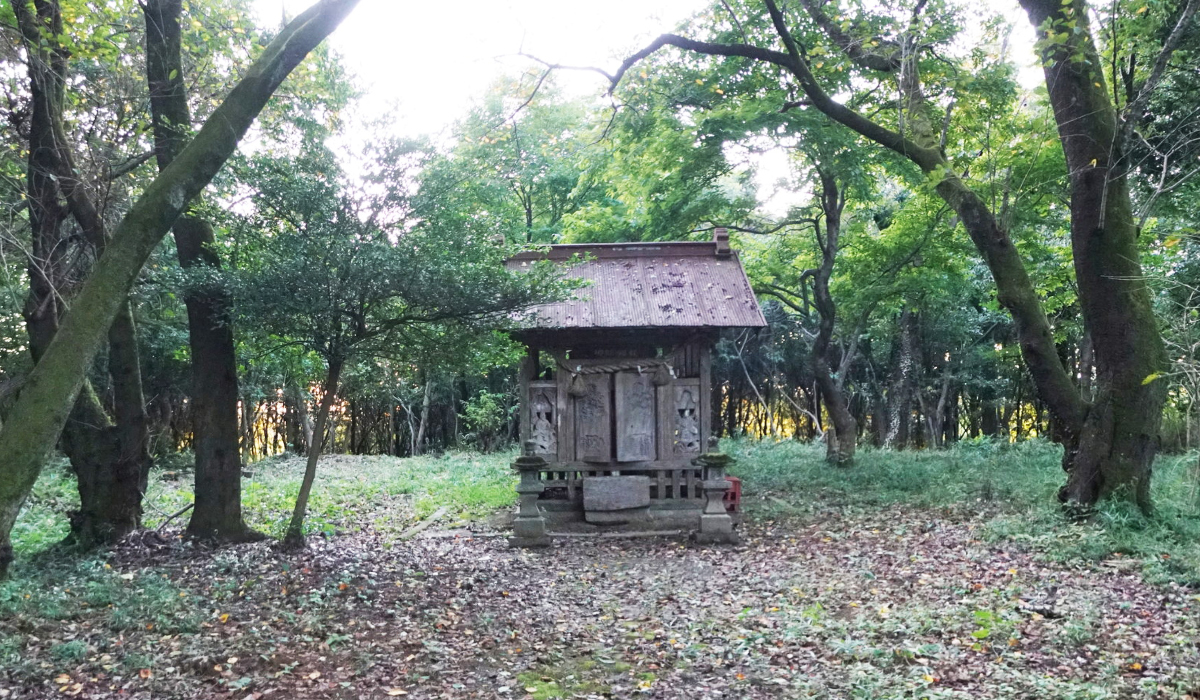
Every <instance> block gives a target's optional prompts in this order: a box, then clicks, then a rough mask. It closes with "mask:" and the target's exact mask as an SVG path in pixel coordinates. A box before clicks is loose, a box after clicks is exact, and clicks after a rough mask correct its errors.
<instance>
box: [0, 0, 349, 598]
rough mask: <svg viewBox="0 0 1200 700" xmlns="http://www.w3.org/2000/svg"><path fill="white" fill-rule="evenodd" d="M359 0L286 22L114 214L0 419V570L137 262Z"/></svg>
mask: <svg viewBox="0 0 1200 700" xmlns="http://www.w3.org/2000/svg"><path fill="white" fill-rule="evenodd" d="M357 1H358V0H320V2H318V3H316V4H315V5H314V6H313V7H311V8H309V9H308V10H306V11H305V12H303V13H302V14H300V15H299V16H298V17H297V18H296V19H294V20H293V21H292V22H290V23H289V24H288V25H287V26H286V27H284V29H283V30H282V31H280V32H279V34H278V35H276V37H275V39H274V40H273V41H272V42H271V43H270V45H268V46H267V47H266V49H265V50H264V51H263V53H262V55H261V56H260V57H259V59H258V60H257V61H256V62H255V63H254V65H253V66H251V68H250V69H249V71H248V72H247V74H246V76H245V77H244V78H242V80H241V81H239V82H238V84H237V85H236V86H235V87H234V88H233V89H232V90H231V91H230V93H229V95H228V96H227V97H226V98H225V100H224V102H222V103H221V105H220V106H219V107H218V108H217V109H216V111H215V112H213V114H212V116H211V117H209V119H208V120H207V121H206V122H205V124H204V127H203V128H202V129H201V130H200V132H199V133H198V134H196V137H195V138H194V139H192V140H191V142H189V143H188V145H187V146H186V147H185V148H184V149H183V151H181V152H180V153H179V155H178V156H177V157H176V158H175V159H174V160H173V161H172V162H171V164H170V165H169V166H167V168H166V169H165V170H164V171H163V172H162V173H161V174H160V175H159V176H158V177H157V178H155V180H154V181H153V182H152V183H150V185H149V186H148V187H147V188H146V190H145V191H144V192H143V194H142V196H141V197H140V198H139V199H138V200H137V201H136V202H135V203H134V204H133V206H132V208H131V209H130V210H129V212H128V213H127V214H126V215H125V218H124V219H123V220H122V221H121V224H120V226H118V228H117V230H116V233H115V235H114V236H113V239H112V241H111V242H110V243H109V245H108V246H107V247H106V249H105V251H104V254H103V255H102V256H101V257H100V259H99V260H98V261H97V262H96V265H95V267H94V269H93V272H92V275H91V276H90V277H89V278H88V280H87V281H86V282H85V283H84V285H83V288H82V289H81V290H80V292H79V294H78V295H77V296H76V298H75V300H74V302H73V304H72V306H71V309H70V310H69V311H68V312H67V313H65V314H64V315H63V317H62V321H61V323H60V325H59V329H58V332H57V334H56V335H55V337H54V339H53V340H52V341H51V342H50V344H49V346H48V347H47V348H46V352H45V354H44V355H43V356H42V358H41V360H40V361H39V362H38V364H37V365H36V366H35V367H34V369H33V372H32V373H31V374H30V376H29V379H28V381H27V382H26V384H25V387H24V389H23V390H22V392H21V395H20V397H18V399H17V401H16V403H15V404H14V406H13V407H12V410H11V412H10V413H9V416H8V421H7V422H6V423H5V425H4V428H3V429H0V576H2V575H4V574H5V573H7V568H8V564H9V563H10V562H11V560H12V542H11V532H12V526H13V523H14V522H15V521H16V517H17V514H18V513H19V512H20V509H21V505H22V504H23V503H24V501H25V498H26V497H27V496H28V495H29V492H30V490H31V489H32V488H33V484H34V482H35V481H36V480H37V476H38V473H39V472H40V471H41V467H42V463H43V462H44V460H45V458H46V455H47V454H48V453H49V451H50V450H51V448H53V446H54V443H55V440H57V438H58V435H59V433H60V432H61V431H62V428H63V425H64V424H65V423H66V422H67V418H68V416H69V414H70V411H71V406H72V405H73V403H74V401H75V397H76V396H77V395H78V394H79V390H80V388H81V386H82V385H83V382H84V377H85V375H86V372H87V368H88V366H89V365H90V364H91V362H92V360H93V358H94V357H95V355H96V352H97V350H98V349H99V347H100V344H101V343H102V342H103V340H104V337H105V334H106V333H107V331H108V328H109V327H110V326H111V325H112V322H113V319H114V318H116V316H117V314H118V312H119V311H120V308H121V306H122V305H124V303H125V301H126V297H127V295H128V294H129V290H130V289H131V288H132V286H133V283H134V281H135V280H136V279H137V276H138V274H139V273H140V272H141V269H142V265H144V264H145V262H146V259H147V258H148V257H149V256H150V253H151V252H152V251H153V250H154V248H155V247H156V246H157V245H158V243H159V241H161V240H162V238H163V236H165V235H166V234H167V232H168V231H169V230H170V229H171V226H172V225H174V223H175V221H176V219H177V218H178V217H179V215H180V214H181V213H182V212H183V210H184V209H185V208H186V207H187V205H188V203H189V202H190V201H191V200H192V198H193V197H195V196H196V195H197V194H199V193H200V192H201V190H203V189H204V187H206V186H207V185H208V183H209V182H210V181H211V180H212V178H213V176H214V175H216V173H217V171H218V170H220V168H221V166H222V165H224V163H225V161H226V160H227V159H228V158H229V156H230V155H231V154H232V153H233V151H234V149H235V148H236V147H237V144H238V142H239V141H240V140H241V138H242V136H243V135H244V134H245V133H246V130H247V129H249V128H250V125H251V123H253V121H254V119H255V117H257V116H258V113H259V112H260V111H261V110H262V108H263V106H264V105H265V104H266V102H267V100H268V99H269V98H270V97H271V94H272V93H274V91H275V89H276V88H277V87H279V84H280V83H281V82H283V80H284V78H286V77H287V75H288V73H290V72H291V71H292V69H293V68H295V67H296V65H297V64H299V63H300V61H302V60H303V59H304V57H305V56H306V55H308V52H309V51H311V50H312V49H313V48H314V47H315V46H316V45H317V44H319V43H320V42H321V41H322V40H323V39H324V38H325V37H326V36H327V35H328V34H329V33H330V32H331V31H333V29H334V28H335V27H337V26H338V24H339V23H340V22H341V21H342V19H343V18H345V16H346V15H347V14H348V13H349V12H350V10H352V9H353V8H354V6H355V5H356V4H357Z"/></svg>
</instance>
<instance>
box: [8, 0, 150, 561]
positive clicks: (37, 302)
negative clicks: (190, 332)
mask: <svg viewBox="0 0 1200 700" xmlns="http://www.w3.org/2000/svg"><path fill="white" fill-rule="evenodd" d="M13 9H14V11H15V15H16V17H17V21H18V24H19V25H20V30H21V35H22V39H23V40H24V44H25V49H26V52H27V55H28V70H29V78H30V87H31V90H30V97H31V100H30V101H31V107H32V114H31V119H30V143H29V146H30V148H29V163H28V166H29V170H28V192H27V196H28V198H29V201H30V204H31V205H30V223H31V232H32V238H33V240H32V247H31V250H32V252H33V256H32V257H31V259H30V262H29V275H30V296H29V299H28V302H27V304H26V309H25V320H26V327H27V329H28V331H29V338H30V353H31V355H32V356H33V359H34V361H35V362H37V361H39V360H40V359H41V357H42V355H43V354H44V353H45V351H46V349H47V348H48V347H49V345H50V343H51V342H52V340H53V338H54V336H55V334H56V333H57V330H58V322H59V317H60V315H61V314H62V313H63V312H64V307H63V305H62V304H61V302H60V300H61V299H62V298H64V297H68V296H70V294H71V291H72V290H71V289H70V288H69V287H70V284H71V283H70V281H69V280H70V278H71V277H72V274H71V271H69V270H67V269H65V264H64V257H65V254H64V253H65V251H66V250H67V249H68V248H69V247H70V245H71V241H70V240H69V237H64V236H63V232H62V231H61V225H62V224H63V223H64V221H65V219H66V215H67V212H68V211H69V212H70V214H71V215H72V216H73V218H74V219H75V220H76V223H77V224H78V225H79V227H80V230H81V231H82V233H83V239H84V241H86V244H87V245H89V246H91V247H92V248H93V249H94V250H95V251H96V252H97V253H100V252H102V251H103V250H104V248H105V245H106V244H107V242H108V233H107V230H106V227H105V224H104V221H103V219H102V218H101V216H100V214H99V213H98V211H97V208H96V205H95V203H94V202H93V200H92V199H91V195H90V194H89V193H88V192H87V188H86V186H85V185H84V183H83V180H82V175H81V173H80V172H79V169H78V168H77V167H76V165H75V159H74V155H73V154H72V152H71V148H70V144H69V142H68V141H67V136H66V129H65V127H64V125H63V104H64V99H65V94H64V85H65V82H64V81H65V79H66V56H67V50H66V48H65V47H63V46H61V45H59V44H57V43H56V41H57V40H56V39H54V38H53V37H51V38H49V39H47V37H45V36H44V35H43V29H42V28H45V29H48V30H50V31H52V32H54V35H55V36H58V35H60V34H61V32H62V16H61V12H60V8H59V5H58V3H57V2H43V3H39V4H38V5H36V6H33V7H32V8H31V7H30V6H29V5H26V4H24V3H14V5H13ZM31 9H32V10H34V12H36V15H35V14H32V13H31V12H30V10H31ZM62 201H65V203H66V207H65V208H64V206H63V204H62V203H61V202H62ZM108 339H109V353H108V365H109V374H110V378H111V382H112V389H113V406H114V409H115V414H114V416H113V417H110V416H109V415H108V413H107V412H106V411H105V409H104V407H103V406H102V405H101V403H100V401H99V400H98V399H97V397H96V395H95V393H94V391H93V390H92V388H91V386H90V384H88V385H87V386H86V391H81V393H80V395H79V397H78V398H77V400H76V404H75V407H74V408H73V409H72V412H71V417H70V419H69V420H68V421H67V422H66V424H65V425H64V426H63V436H62V437H63V442H62V445H63V449H64V451H65V452H66V453H67V456H68V458H69V459H70V462H71V467H72V470H73V471H74V472H75V476H76V481H77V484H78V489H79V499H80V507H79V510H77V511H73V512H72V513H70V520H71V539H72V540H73V541H75V542H76V543H78V544H81V545H84V546H94V545H98V544H107V543H111V542H113V541H115V540H117V539H119V538H120V537H122V536H124V535H125V534H126V533H128V532H130V531H132V530H134V529H136V528H138V527H140V525H141V513H142V510H141V499H142V494H143V493H144V492H145V488H146V479H147V477H148V474H149V470H150V465H151V459H150V454H149V425H148V421H147V420H146V410H145V401H144V398H143V393H142V376H141V366H140V361H139V358H138V348H137V336H136V332H135V328H134V323H133V315H132V310H131V308H130V305H129V303H128V301H126V302H125V303H124V304H123V305H121V306H120V309H119V312H118V314H117V316H116V319H115V321H114V322H113V323H112V325H111V327H110V328H109V331H108ZM114 418H115V424H114V420H113V419H114ZM2 559H3V554H2V553H0V560H2ZM2 565H3V562H2V561H0V567H2Z"/></svg>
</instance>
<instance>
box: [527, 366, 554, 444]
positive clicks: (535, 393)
mask: <svg viewBox="0 0 1200 700" xmlns="http://www.w3.org/2000/svg"><path fill="white" fill-rule="evenodd" d="M557 399H558V389H557V387H555V386H553V385H550V383H549V382H545V383H544V384H541V385H539V384H534V385H533V386H531V387H529V414H530V415H529V439H530V440H532V441H533V453H534V454H537V455H542V456H544V457H549V458H550V459H554V458H555V456H557V455H558V416H557V415H556V413H557V411H558V403H557Z"/></svg>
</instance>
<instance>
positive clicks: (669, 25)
mask: <svg viewBox="0 0 1200 700" xmlns="http://www.w3.org/2000/svg"><path fill="white" fill-rule="evenodd" d="M255 1H256V5H257V9H258V13H259V21H260V22H262V23H263V24H278V23H279V22H280V20H281V19H282V17H283V13H284V12H285V11H286V12H287V14H288V16H289V17H292V16H295V15H296V14H297V13H299V12H301V11H302V10H303V9H304V8H306V7H307V6H308V5H310V4H311V0H255ZM1005 5H1006V6H1009V7H1007V9H1008V12H1007V14H1008V15H1009V18H1010V20H1011V21H1012V23H1013V25H1014V30H1013V38H1012V42H1013V43H1012V45H1013V46H1014V47H1015V49H1014V50H1013V57H1014V59H1015V60H1017V61H1018V62H1019V63H1021V64H1023V65H1024V66H1026V68H1025V69H1024V70H1022V73H1021V82H1022V83H1023V84H1024V85H1026V86H1027V87H1032V86H1033V85H1035V84H1037V82H1039V81H1040V80H1041V69H1040V68H1037V67H1035V66H1034V65H1033V58H1034V57H1033V52H1032V48H1031V47H1032V44H1033V35H1032V30H1031V29H1030V27H1029V22H1028V20H1026V18H1025V17H1024V14H1023V13H1021V11H1020V9H1019V7H1018V6H1017V3H1016V1H1015V0H1012V2H1006V3H1005ZM704 7H705V3H704V2H701V1H700V0H608V1H607V2H605V3H603V4H602V5H600V4H597V3H588V2H580V1H579V0H464V1H462V2H458V3H453V4H451V3H445V2H416V3H411V2H399V1H398V0H364V2H363V4H362V5H361V6H360V7H359V8H358V10H357V11H356V12H355V13H354V14H352V15H351V16H350V17H349V18H348V19H347V20H346V22H345V23H344V24H343V25H342V26H341V27H340V28H339V29H338V30H337V31H336V32H335V33H334V34H333V37H332V38H331V41H332V44H333V46H334V47H335V48H336V49H337V51H338V52H339V53H341V54H342V56H343V57H344V64H345V65H346V66H347V68H349V69H350V71H351V72H352V73H353V74H354V75H355V76H356V79H357V84H358V85H359V87H360V88H361V89H362V90H363V92H364V93H365V95H364V98H363V100H362V102H361V103H360V104H359V106H358V108H357V112H358V113H357V114H356V115H355V117H356V118H357V119H360V120H363V121H368V120H372V119H376V118H379V117H381V116H384V115H389V116H390V117H392V118H393V119H394V120H395V128H396V129H397V130H398V131H400V132H401V133H403V134H405V135H410V136H417V135H431V136H434V137H435V138H436V137H438V136H447V135H448V134H447V133H446V129H447V127H448V126H450V125H451V124H452V123H453V122H454V121H455V120H456V119H459V118H461V117H463V116H464V115H465V114H466V113H467V110H468V109H469V107H470V105H471V102H472V100H474V99H476V98H478V97H479V96H481V95H483V94H484V92H485V90H486V89H487V87H488V85H490V84H491V83H492V82H493V81H494V80H495V79H496V78H497V77H499V76H501V75H503V74H506V73H507V74H515V73H517V72H519V71H523V70H527V69H528V68H530V67H531V66H532V65H534V64H533V63H532V62H531V61H530V60H529V59H528V58H525V57H523V56H520V55H519V54H520V53H521V52H524V53H527V54H530V55H532V56H537V57H538V58H541V59H543V60H545V61H549V62H552V63H558V64H562V65H571V66H595V67H599V68H602V69H604V70H607V71H609V72H612V71H614V70H616V68H617V66H618V65H620V62H621V60H622V59H623V58H624V57H626V56H628V55H629V54H630V53H633V52H634V51H636V50H637V49H640V48H642V47H643V46H644V45H645V44H646V43H648V42H649V41H650V40H651V39H653V38H654V37H656V36H658V35H659V34H662V33H664V32H669V31H674V29H675V28H676V26H677V25H678V24H679V22H680V21H682V20H683V19H685V18H687V17H688V16H689V15H691V14H693V13H695V12H697V11H699V10H701V9H703V8H704ZM555 80H556V82H557V84H558V85H559V86H561V87H562V88H564V89H565V90H566V91H568V92H569V93H572V94H579V95H582V94H588V93H594V92H596V91H598V90H601V89H603V88H604V87H605V80H604V78H603V76H601V75H599V74H597V73H593V72H590V71H560V72H559V74H558V75H557V76H555ZM734 159H735V160H743V161H745V162H751V161H753V162H754V163H755V165H756V167H757V171H758V172H757V177H756V180H757V183H758V187H759V188H760V197H761V199H762V200H763V207H764V209H765V210H766V211H767V212H768V213H770V214H772V215H775V216H779V215H783V214H784V213H786V211H787V209H788V207H789V206H791V205H793V204H796V203H798V201H799V200H800V199H802V196H801V195H800V194H799V193H796V192H794V191H791V185H790V184H784V185H783V186H782V187H780V186H779V185H780V181H781V179H783V178H786V177H787V175H788V173H789V171H790V166H789V164H788V161H787V156H786V154H785V153H784V152H783V151H781V150H774V151H767V152H765V153H754V154H749V153H737V154H735V155H734Z"/></svg>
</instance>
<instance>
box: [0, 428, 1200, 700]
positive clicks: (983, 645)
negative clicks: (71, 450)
mask: <svg viewBox="0 0 1200 700" xmlns="http://www.w3.org/2000/svg"><path fill="white" fill-rule="evenodd" d="M732 451H734V452H735V453H736V454H737V455H738V456H739V457H740V459H741V463H740V465H739V468H738V469H737V470H735V471H736V472H740V473H741V475H742V476H743V478H744V479H745V482H744V484H745V489H746V500H747V507H748V511H749V513H750V517H749V518H748V521H747V523H746V524H745V525H744V526H743V535H744V542H743V544H741V545H739V546H735V547H701V546H695V545H692V544H689V543H688V542H686V541H685V540H682V539H605V540H595V539H578V538H573V539H567V540H564V541H559V542H557V543H556V545H555V546H554V547H553V548H551V549H549V550H547V551H522V550H512V549H509V548H508V547H507V545H506V544H505V540H504V539H503V537H502V536H501V535H502V534H503V533H502V532H501V531H500V530H497V529H495V528H496V527H498V526H500V525H501V524H502V521H503V518H502V517H499V516H497V515H496V514H495V513H496V510H497V508H499V507H501V506H504V505H506V504H508V503H510V502H511V500H512V497H511V495H510V494H511V490H510V489H511V477H510V476H509V475H508V473H507V471H506V469H505V462H506V460H507V458H508V456H506V455H499V456H488V457H480V456H477V455H463V454H452V455H447V456H445V457H443V458H441V459H435V458H423V459H416V460H395V459H388V458H357V457H332V458H329V459H328V460H327V461H324V462H323V466H322V476H321V477H320V478H321V481H320V482H319V484H320V485H321V488H320V489H319V492H318V493H317V494H316V498H315V500H314V518H313V523H312V524H313V527H314V533H313V534H312V535H311V536H310V542H309V547H308V549H307V550H306V551H304V552H302V553H299V554H289V553H284V552H281V551H279V550H277V549H276V548H274V547H273V545H272V543H271V542H270V541H268V542H260V543H255V544H248V545H240V546H236V547H226V548H223V549H219V550H209V549H206V548H203V547H199V546H195V545H192V544H190V543H186V542H184V541H182V540H180V539H179V538H178V535H179V532H178V529H177V528H178V525H179V524H178V523H177V522H172V523H168V524H167V526H166V527H165V528H164V529H163V530H162V531H161V533H155V534H153V535H149V534H147V535H141V536H136V537H133V538H130V540H129V541H127V542H125V543H123V544H122V545H121V546H119V547H117V548H115V549H114V550H113V551H110V552H107V553H103V554H99V555H89V556H80V555H77V554H74V553H71V552H67V551H63V550H61V549H56V548H49V549H46V548H45V542H48V541H51V540H52V539H53V538H55V537H56V536H58V535H60V534H61V533H56V531H55V528H56V527H58V528H61V527H62V525H61V523H60V522H59V520H58V518H61V515H58V516H56V515H55V513H56V512H57V511H59V510H61V509H63V508H64V507H65V506H67V505H69V498H70V496H69V494H70V488H69V486H70V484H69V480H67V479H66V478H65V477H64V476H63V475H62V474H61V473H57V474H56V473H49V474H47V475H46V476H45V477H44V478H43V481H42V482H41V483H40V484H39V488H38V491H37V493H36V494H35V496H36V497H35V499H34V502H33V503H32V504H31V506H30V507H29V509H28V510H27V513H26V515H25V516H23V521H22V526H21V529H20V530H18V535H19V536H20V537H21V539H20V540H18V544H19V545H20V546H21V547H23V549H22V550H21V552H20V553H21V554H22V555H23V556H22V557H21V560H20V563H19V565H18V568H17V570H16V571H15V573H14V577H13V579H12V580H10V581H7V582H5V583H3V584H0V697H4V698H22V699H24V698H52V697H53V698H57V697H71V696H73V697H81V698H109V697H121V698H130V697H132V698H199V697H203V698H236V699H238V700H241V699H243V698H387V697H407V698H443V697H445V698H472V697H478V698H514V699H515V698H536V699H546V698H604V697H646V698H681V699H682V698H801V697H818V698H1055V699H1057V698H1135V697H1146V698H1160V697H1162V698H1186V697H1193V698H1200V646H1198V645H1200V587H1197V583H1198V581H1200V566H1198V563H1200V556H1198V553H1200V538H1198V537H1196V534H1197V532H1196V530H1195V528H1196V527H1198V523H1200V513H1197V511H1196V509H1195V492H1194V489H1195V482H1194V479H1195V475H1194V474H1193V473H1192V472H1193V466H1192V465H1193V463H1194V458H1188V459H1184V458H1164V459H1163V460H1161V461H1160V464H1159V466H1158V470H1157V476H1156V478H1157V479H1158V487H1157V488H1158V497H1159V514H1158V515H1157V516H1156V517H1155V518H1151V519H1140V518H1139V517H1137V516H1134V515H1132V514H1130V513H1128V512H1127V511H1125V510H1123V509H1121V508H1120V507H1119V506H1116V507H1112V508H1106V509H1103V510H1102V511H1101V512H1100V513H1098V514H1097V517H1096V518H1095V519H1093V521H1092V522H1090V523H1087V524H1069V523H1066V522H1064V521H1062V520H1061V519H1060V518H1058V516H1057V515H1056V514H1055V512H1054V509H1053V507H1052V505H1050V504H1049V498H1050V496H1051V495H1052V493H1053V485H1054V483H1055V482H1056V480H1057V479H1058V476H1059V475H1058V474H1056V473H1055V472H1054V471H1053V470H1054V469H1056V467H1055V466H1054V464H1055V456H1054V454H1053V450H1052V448H1050V447H1048V446H1046V445H1038V444H1034V445H1030V446H1022V447H1018V448H1009V447H1007V446H996V445H980V444H976V445H973V446H966V447H961V448H957V449H955V450H952V451H948V452H943V453H909V454H905V455H894V454H888V453H880V452H873V451H865V452H864V453H863V455H862V456H861V457H860V460H859V462H858V464H857V465H856V466H855V467H854V468H853V469H851V470H830V469H827V468H824V467H823V466H822V465H821V463H820V459H819V455H820V453H819V451H818V450H817V449H816V448H814V447H807V446H801V445H795V444H791V443H783V444H779V445H776V444H773V443H741V444H734V445H733V446H732ZM301 469H302V465H300V463H299V461H298V460H296V459H275V460H269V461H268V462H266V463H260V464H259V465H256V469H255V471H256V473H255V474H254V475H253V476H252V477H250V478H248V480H247V488H246V492H247V496H246V503H247V514H248V517H249V519H250V520H251V522H253V523H255V525H256V526H258V527H260V528H262V529H263V530H265V531H267V532H270V533H271V534H277V533H278V530H279V528H280V527H281V524H282V518H283V517H284V515H285V514H286V507H283V508H281V506H286V504H287V501H288V498H289V492H290V493H291V494H294V491H295V486H294V484H295V482H296V481H297V480H298V476H299V473H300V471H301ZM186 482H187V479H186V478H180V475H178V474H171V473H170V472H169V471H168V472H164V474H159V475H157V479H156V480H155V485H154V487H153V488H152V491H151V494H150V499H151V503H152V504H153V507H154V509H155V511H156V512H157V511H161V512H162V513H172V512H175V510H177V508H175V507H174V506H175V505H176V504H177V503H179V502H180V501H183V500H186V498H187V497H188V494H187V491H186ZM442 507H445V508H446V509H448V511H449V513H450V516H449V517H448V518H445V519H443V520H442V521H439V522H438V523H436V524H434V525H433V526H432V527H430V528H429V529H427V530H425V531H423V532H421V533H419V534H417V535H415V536H414V537H412V538H410V539H404V534H403V533H405V532H406V531H408V529H409V528H410V527H411V526H412V525H414V524H415V523H418V522H421V520H422V518H425V517H428V516H429V514H430V513H432V512H434V511H435V510H437V509H440V508H442ZM489 514H490V515H489ZM150 524H151V526H154V524H155V523H154V519H153V518H151V519H150ZM39 549H41V550H44V551H40V553H39V552H38V551H37V550H39Z"/></svg>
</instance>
